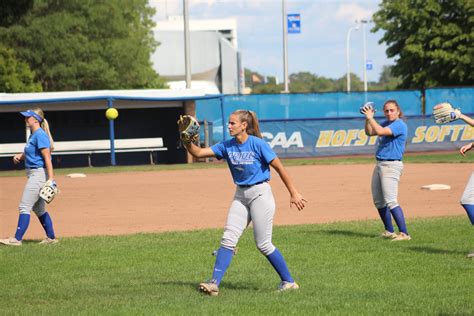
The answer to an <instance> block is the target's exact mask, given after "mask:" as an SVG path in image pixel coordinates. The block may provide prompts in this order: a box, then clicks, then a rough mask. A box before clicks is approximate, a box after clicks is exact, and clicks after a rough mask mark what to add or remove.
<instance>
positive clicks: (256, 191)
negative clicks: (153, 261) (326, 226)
mask: <svg viewBox="0 0 474 316" xmlns="http://www.w3.org/2000/svg"><path fill="white" fill-rule="evenodd" d="M227 127H228V130H229V134H230V135H231V136H233V138H232V139H230V140H227V141H224V142H221V143H218V144H216V145H214V146H212V147H207V148H200V147H198V146H196V145H194V144H192V143H191V144H185V147H186V149H187V150H188V152H189V153H190V154H191V155H193V156H194V157H196V158H207V157H216V158H217V159H219V160H220V159H225V160H226V161H227V164H228V166H229V169H230V172H231V174H232V178H233V180H234V183H235V184H236V185H237V188H236V192H235V195H234V199H233V201H232V203H231V206H230V209H229V213H228V216H227V223H226V225H225V228H224V234H223V237H222V239H221V247H220V248H219V249H218V251H217V255H216V262H215V265H214V271H213V274H212V279H211V280H210V281H207V282H203V283H201V284H200V285H199V290H200V291H201V292H203V293H205V294H208V295H211V296H215V295H218V294H219V284H220V283H221V280H222V278H223V277H224V273H225V272H226V270H227V268H228V267H229V265H230V262H231V260H232V256H233V254H234V250H235V247H236V245H237V243H238V241H239V239H240V237H241V236H242V233H243V232H244V230H245V228H246V227H247V226H248V225H249V224H250V222H252V223H253V234H254V239H255V243H256V245H257V248H258V249H259V250H260V252H261V253H262V254H263V255H264V256H266V258H267V259H268V261H270V263H271V264H272V266H273V268H274V269H275V270H276V272H277V273H278V275H279V276H280V278H281V283H280V285H279V287H278V289H279V291H285V290H290V289H298V288H299V286H298V284H296V282H295V281H294V279H293V277H292V276H291V274H290V271H289V270H288V267H287V265H286V262H285V259H284V258H283V256H282V254H281V253H280V251H279V250H278V249H277V248H276V247H275V246H274V245H273V243H272V228H273V216H274V214H275V200H274V198H273V193H272V189H271V186H270V184H269V183H268V182H269V180H270V166H272V167H273V168H274V169H275V170H276V171H277V172H278V174H279V175H280V178H281V179H282V181H283V183H284V184H285V186H286V188H287V189H288V191H289V193H290V206H292V205H293V204H294V205H295V206H296V207H297V208H298V210H302V209H303V208H304V207H305V203H307V201H306V200H305V199H304V198H303V196H302V195H301V194H300V193H298V191H297V190H296V188H295V186H294V185H293V182H292V181H291V179H290V177H289V176H288V173H287V172H286V170H285V168H284V167H283V165H282V163H281V162H280V160H279V158H278V157H277V156H276V154H275V153H274V152H273V151H272V149H271V148H270V146H269V145H268V144H267V143H266V142H265V141H264V140H263V139H262V136H261V134H260V129H259V124H258V120H257V117H256V114H255V113H254V112H251V111H245V110H237V111H235V112H233V113H232V114H231V115H230V117H229V122H228V125H227Z"/></svg>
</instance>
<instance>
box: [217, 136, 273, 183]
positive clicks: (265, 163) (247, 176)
mask: <svg viewBox="0 0 474 316" xmlns="http://www.w3.org/2000/svg"><path fill="white" fill-rule="evenodd" d="M211 150H212V151H213V152H214V154H215V155H216V158H217V159H219V160H220V159H225V160H226V161H227V164H228V165H229V169H230V173H231V174H232V178H233V180H234V183H235V184H237V185H252V184H255V183H259V182H263V181H267V180H270V163H271V162H272V160H273V159H275V158H276V157H277V156H276V154H275V153H274V152H273V150H272V149H271V148H270V146H269V145H268V144H267V143H266V142H265V141H264V140H263V139H261V138H258V137H255V136H252V135H249V138H248V139H247V140H246V141H245V143H243V144H239V143H237V141H236V139H235V138H232V139H230V140H227V141H223V142H220V143H218V144H215V145H214V146H212V147H211Z"/></svg>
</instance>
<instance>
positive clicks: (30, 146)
mask: <svg viewBox="0 0 474 316" xmlns="http://www.w3.org/2000/svg"><path fill="white" fill-rule="evenodd" d="M50 147H51V142H50V141H49V137H48V135H47V134H46V132H45V131H44V130H43V129H41V128H39V129H37V130H36V132H34V133H33V134H31V136H30V138H29V139H28V142H27V143H26V146H25V167H26V168H33V169H34V168H44V158H43V155H42V154H41V149H43V148H50Z"/></svg>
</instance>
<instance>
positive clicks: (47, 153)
mask: <svg viewBox="0 0 474 316" xmlns="http://www.w3.org/2000/svg"><path fill="white" fill-rule="evenodd" d="M21 114H22V115H23V116H24V117H25V122H26V125H27V127H28V128H29V129H30V130H31V135H30V137H29V139H28V142H27V143H26V146H25V150H24V152H23V153H21V154H17V155H15V156H13V162H14V163H15V164H18V163H20V161H21V160H24V161H25V167H26V176H27V177H28V181H27V182H26V186H25V189H24V191H23V197H22V198H21V202H20V207H19V210H20V215H19V218H18V227H17V230H16V233H15V237H12V238H8V239H0V244H4V245H7V246H21V244H22V239H23V235H24V234H25V232H26V230H27V228H28V225H29V224H30V212H31V210H33V212H35V214H36V215H37V216H38V218H39V220H40V222H41V225H42V226H43V228H44V230H45V232H46V236H47V237H46V239H44V240H43V241H41V242H40V244H55V243H57V242H58V240H57V239H56V237H55V235H54V229H53V222H52V220H51V217H50V216H49V214H48V212H46V210H45V202H44V200H43V199H41V198H40V197H39V193H40V190H41V188H42V187H43V185H44V183H45V182H46V180H47V179H51V180H53V177H54V175H53V164H52V162H51V148H53V138H52V137H51V132H50V130H49V124H48V122H47V121H46V119H45V118H44V114H43V111H42V110H41V109H39V108H36V109H34V110H28V111H25V112H21Z"/></svg>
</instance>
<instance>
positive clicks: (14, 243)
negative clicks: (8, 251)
mask: <svg viewBox="0 0 474 316" xmlns="http://www.w3.org/2000/svg"><path fill="white" fill-rule="evenodd" d="M0 244H3V245H6V246H21V244H22V243H21V240H17V239H16V238H15V237H12V238H7V239H0Z"/></svg>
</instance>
